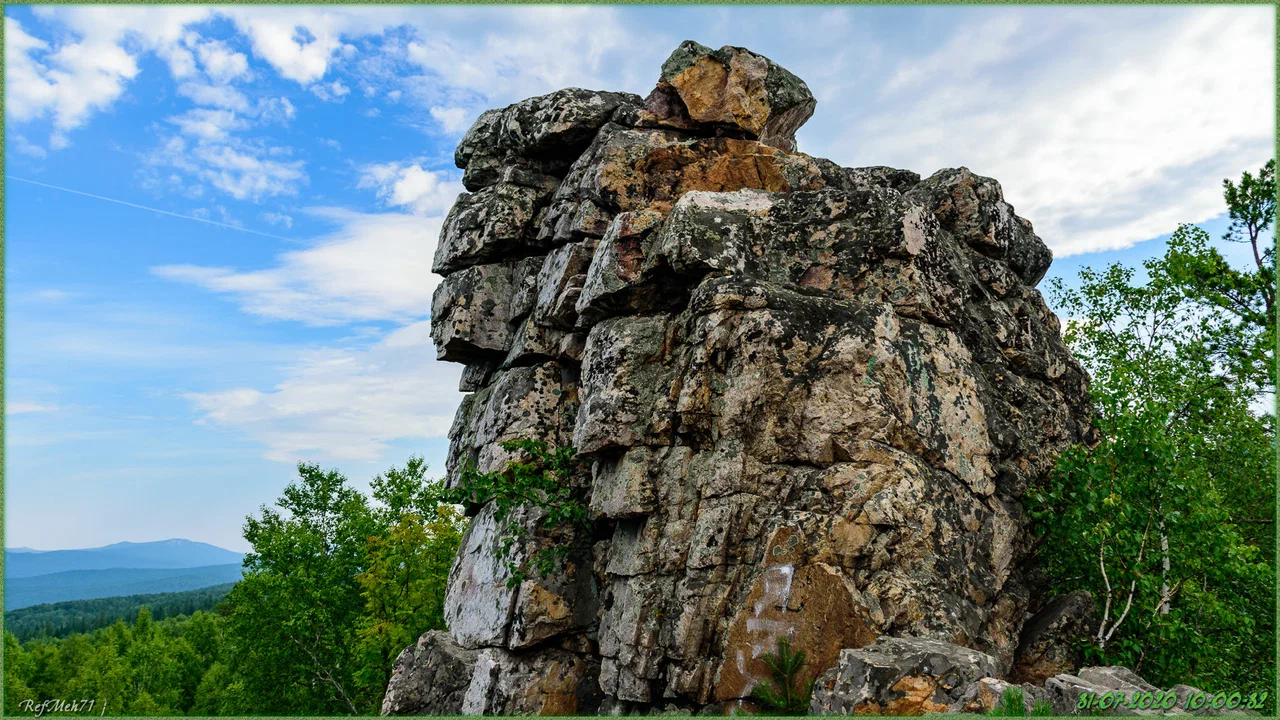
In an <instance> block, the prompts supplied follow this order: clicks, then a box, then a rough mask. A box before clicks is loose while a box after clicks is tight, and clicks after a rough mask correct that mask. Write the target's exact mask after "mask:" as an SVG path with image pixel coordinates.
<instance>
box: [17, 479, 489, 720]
mask: <svg viewBox="0 0 1280 720" xmlns="http://www.w3.org/2000/svg"><path fill="white" fill-rule="evenodd" d="M425 473H426V466H425V465H424V464H423V463H422V461H421V459H418V458H413V459H411V460H410V461H409V463H408V464H407V465H406V466H405V467H404V468H400V469H397V468H392V469H391V470H390V471H388V472H387V473H386V474H384V475H381V476H379V477H377V478H374V480H373V481H372V483H371V487H372V492H371V494H370V496H368V497H366V496H365V495H363V494H361V493H359V492H357V491H356V490H353V489H352V488H350V487H348V481H347V479H346V478H345V477H343V476H342V475H340V474H338V473H337V472H336V471H328V472H326V471H322V470H320V468H318V467H316V466H315V465H307V464H302V465H299V467H298V479H297V480H296V481H295V482H294V483H293V484H291V485H290V486H289V487H287V488H286V489H285V491H284V493H283V495H282V497H281V498H280V499H279V501H278V502H277V504H276V507H274V508H263V509H262V512H261V513H260V515H258V516H255V517H250V518H249V519H248V520H247V522H246V524H245V528H244V532H245V538H246V539H247V540H248V541H249V543H250V544H251V545H252V546H253V552H252V553H251V554H250V555H248V556H247V558H246V562H245V566H244V578H243V579H242V580H241V581H240V582H238V583H236V584H235V585H234V587H231V589H230V591H229V592H228V593H227V594H226V597H225V598H224V599H223V600H222V602H217V601H216V600H215V599H214V597H215V595H216V594H217V591H216V590H215V589H213V588H207V589H205V590H202V591H199V592H197V593H179V594H173V595H163V596H158V597H155V599H153V600H150V605H151V607H146V606H144V607H142V608H141V609H137V610H135V611H134V612H133V613H132V614H131V616H130V617H129V619H128V620H129V621H128V622H125V621H120V620H117V621H115V622H114V623H113V624H111V625H110V626H108V627H104V628H99V629H95V630H92V631H91V632H89V633H83V634H82V633H79V632H74V633H73V634H71V635H69V636H68V637H63V638H56V637H36V638H34V639H29V640H26V641H25V642H20V641H19V638H18V636H17V635H15V633H14V630H15V629H19V630H20V631H22V632H23V634H24V636H26V633H27V632H29V631H31V632H37V633H39V632H40V631H41V630H40V628H43V627H44V623H46V622H47V623H49V625H50V626H53V623H54V619H56V618H61V620H60V621H59V622H61V623H62V624H61V625H60V626H59V627H66V626H67V624H68V623H70V624H71V625H74V624H75V623H77V622H79V620H77V619H75V618H77V617H78V618H89V617H92V618H94V619H97V618H101V617H103V616H105V615H110V614H112V613H116V612H118V611H119V610H120V608H123V607H125V606H127V605H128V604H129V603H130V602H131V601H133V600H134V599H131V598H110V599H107V600H96V601H85V602H83V603H63V604H61V605H56V606H45V607H43V608H31V609H29V610H27V611H25V612H23V613H22V614H21V615H18V618H19V622H18V623H15V626H14V627H11V628H6V632H5V636H4V642H5V654H4V682H5V699H4V709H5V713H6V714H30V713H31V710H32V708H31V707H25V708H24V706H23V704H22V703H23V701H24V700H33V701H36V702H39V701H42V700H47V699H51V698H54V699H56V698H75V699H85V700H89V699H92V700H94V701H95V706H94V707H95V709H94V712H95V713H98V712H102V711H103V709H105V714H107V715H180V714H197V715H247V714H289V715H292V714H307V715H311V714H315V715H334V714H376V713H377V711H378V708H379V705H380V703H381V699H382V693H383V690H384V689H385V688H386V684H387V679H388V678H389V676H390V672H391V665H392V663H393V662H394V660H395V657H396V656H397V655H398V654H399V652H400V651H401V650H402V649H403V648H404V647H405V646H407V645H409V644H410V643H412V642H413V641H414V640H415V639H416V638H417V637H418V635H420V634H421V633H423V632H425V631H427V630H431V629H439V628H443V626H444V620H443V613H442V605H443V601H444V587H445V580H446V578H447V576H448V573H449V567H450V565H451V564H452V562H453V557H454V554H455V552H456V550H457V546H458V541H459V538H460V537H461V531H462V529H463V527H464V521H463V519H462V517H461V515H460V514H459V512H458V509H457V508H456V507H455V506H453V505H449V504H447V503H441V502H440V501H439V500H438V497H439V489H440V488H439V485H438V483H435V482H430V481H428V480H426V478H425ZM224 587H225V586H224ZM210 602H214V603H217V604H216V611H215V612H208V611H207V610H204V609H196V608H195V606H196V605H197V604H199V605H200V607H201V608H203V607H205V606H206V605H207V604H208V603H210ZM153 608H154V610H153ZM192 609H194V612H193V613H191V614H189V615H188V614H185V613H186V612H187V611H188V610H192ZM161 613H163V614H164V615H172V614H173V613H184V614H181V615H179V616H177V617H167V618H166V619H163V620H161V619H159V615H160V614H161ZM15 615H17V614H16V613H15ZM50 616H52V617H50ZM11 617H12V616H11ZM86 622H92V621H86ZM33 626H37V627H36V629H34V630H31V628H32V627H33ZM71 629H72V630H75V628H74V627H72V628H71ZM50 634H55V633H50Z"/></svg>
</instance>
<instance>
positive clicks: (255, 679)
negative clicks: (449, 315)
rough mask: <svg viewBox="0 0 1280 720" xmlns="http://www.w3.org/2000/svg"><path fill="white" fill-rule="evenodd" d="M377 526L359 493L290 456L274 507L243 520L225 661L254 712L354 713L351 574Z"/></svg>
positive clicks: (356, 600)
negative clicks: (248, 548) (293, 475)
mask: <svg viewBox="0 0 1280 720" xmlns="http://www.w3.org/2000/svg"><path fill="white" fill-rule="evenodd" d="M376 534H377V523H376V518H375V517H374V513H373V512H372V511H371V509H370V508H369V505H368V502H367V500H366V498H365V497H364V496H363V495H361V494H360V493H359V492H357V491H356V490H354V489H352V488H351V487H349V486H348V485H347V479H346V478H345V477H343V476H342V475H341V474H340V473H338V472H337V471H336V470H329V471H325V470H321V469H320V467H319V466H317V465H314V464H307V463H300V464H299V465H298V478H297V480H296V481H294V482H292V483H290V484H289V486H288V487H286V488H285V490H284V493H283V494H282V496H281V498H280V499H279V500H278V501H277V503H276V507H275V508H269V507H263V508H262V513H261V517H250V518H248V520H247V521H246V522H245V526H244V537H245V540H247V541H248V542H249V543H250V545H252V547H253V551H252V552H251V553H249V554H248V555H246V556H245V560H244V567H245V572H244V578H243V579H242V580H241V581H240V582H239V583H237V584H236V586H235V587H234V588H233V589H232V590H231V593H230V594H229V595H228V602H229V604H230V606H231V614H230V616H229V617H228V618H227V619H228V630H229V634H230V642H229V644H230V647H231V652H232V657H233V662H232V665H233V666H234V667H237V668H238V669H239V672H240V676H241V681H242V683H243V687H244V691H245V693H246V695H247V697H248V700H249V702H250V704H251V705H252V706H253V707H254V708H256V709H257V711H258V712H264V713H300V714H319V713H325V714H347V713H352V714H359V713H360V712H362V707H363V705H362V703H361V702H360V697H359V696H358V694H357V690H356V683H355V681H354V673H355V670H356V656H355V642H354V641H355V637H354V636H355V628H356V625H357V623H358V621H359V618H360V615H361V612H362V610H363V605H362V603H361V601H360V591H359V588H358V586H357V584H356V580H355V577H356V575H358V574H359V573H360V572H361V570H363V568H364V555H365V548H366V545H367V543H368V539H369V538H370V537H372V536H374V535H376Z"/></svg>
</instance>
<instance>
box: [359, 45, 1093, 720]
mask: <svg viewBox="0 0 1280 720" xmlns="http://www.w3.org/2000/svg"><path fill="white" fill-rule="evenodd" d="M814 107H815V100H814V98H813V95H812V94H811V92H810V91H809V88H808V87H807V86H806V85H805V83H804V82H803V81H801V80H800V79H799V78H797V77H796V76H794V75H792V74H791V73H790V72H788V71H786V70H785V69H783V68H781V67H779V66H778V65H777V64H775V63H774V62H772V61H770V60H769V59H767V58H765V57H762V56H760V55H758V54H756V53H753V52H751V51H749V50H746V49H744V48H736V47H724V48H721V49H719V50H711V49H710V48H706V47H703V46H701V45H698V44H697V43H693V42H685V43H683V44H682V45H681V46H680V47H679V48H677V49H676V51H675V52H674V53H673V54H672V55H671V57H670V59H668V60H667V62H666V63H664V64H663V66H662V70H661V75H660V77H659V79H658V83H657V86H656V87H655V88H654V90H653V92H652V93H650V95H649V96H648V97H647V98H640V97H638V96H634V95H629V94H626V93H613V92H594V91H588V90H581V89H569V90H561V91H559V92H555V93H551V94H550V95H544V96H541V97H535V98H531V99H528V100H525V101H522V102H519V103H516V104H515V105H512V106H510V107H507V108H504V109H500V110H490V111H488V112H485V113H484V114H483V115H481V116H480V118H479V119H478V120H477V121H476V123H475V125H474V126H473V127H472V128H471V130H470V131H469V132H467V134H466V136H465V137H464V138H463V139H462V141H461V143H460V144H459V146H458V149H457V152H456V154H455V160H456V163H457V165H458V167H459V168H462V169H463V171H464V178H463V182H464V184H465V186H466V188H467V189H468V190H469V191H470V192H469V193H468V194H464V195H462V196H461V197H460V198H459V199H458V201H457V203H456V204H455V205H454V207H453V209H452V211H451V212H450V213H449V216H448V218H447V220H446V222H445V225H444V229H443V232H442V235H441V238H440V241H439V244H438V249H437V253H436V257H435V265H434V269H435V271H436V272H437V273H439V274H441V275H443V276H444V280H443V282H442V283H441V284H440V286H439V288H438V290H437V292H436V294H435V297H434V301H433V304H432V313H431V322H432V336H433V338H434V340H435V343H436V347H437V349H438V355H439V357H440V359H442V360H448V361H454V362H459V363H465V364H466V370H465V372H464V374H463V379H462V390H464V391H467V392H468V393H470V394H468V395H466V396H465V398H464V400H463V401H462V404H461V406H460V407H459V409H458V412H457V416H456V419H455V421H454V424H453V427H452V429H451V431H450V433H449V437H450V450H449V460H448V465H447V472H448V482H449V483H451V484H454V485H456V484H457V483H459V482H460V480H461V478H462V476H463V469H464V468H466V467H474V468H475V469H476V470H478V471H480V472H489V471H495V470H501V469H503V468H504V467H505V466H506V464H507V463H508V462H509V461H511V460H516V459H520V458H521V451H518V450H509V449H506V448H504V447H503V446H502V445H501V443H503V442H504V441H507V440H513V439H518V438H534V439H539V440H542V441H545V442H546V443H548V444H550V445H553V446H557V447H564V446H571V447H573V448H574V449H575V450H576V452H577V454H578V457H580V458H582V459H583V460H584V462H585V463H586V464H587V467H589V468H590V472H589V473H585V474H584V475H583V477H582V478H581V479H580V480H578V481H577V491H578V492H580V493H581V496H582V497H583V498H584V502H586V503H587V506H588V507H589V511H590V520H591V529H590V531H584V530H582V529H559V530H556V531H554V532H551V531H547V530H545V529H543V528H542V527H541V523H540V519H541V518H540V516H539V515H538V513H537V512H535V511H528V512H525V513H524V514H523V515H522V516H521V517H520V521H521V522H523V523H525V526H526V527H528V528H529V529H530V531H531V538H532V539H531V540H529V541H528V542H524V543H522V544H519V545H517V546H516V547H515V548H514V549H513V550H512V553H513V554H512V555H511V558H514V560H515V562H517V563H524V565H523V567H525V568H527V572H526V573H525V574H524V576H523V580H522V581H520V582H518V583H517V582H508V580H509V579H511V574H510V573H511V568H510V567H508V565H507V563H506V562H505V561H503V560H500V559H499V558H498V546H499V544H500V542H501V535H502V529H501V524H500V523H499V522H497V521H496V520H495V518H494V510H493V508H492V507H490V506H489V505H486V506H481V507H473V508H469V511H470V512H472V513H473V514H474V518H473V520H472V522H471V526H470V529H469V530H468V531H467V534H466V537H465V538H464V541H463V547H462V549H461V550H460V552H459V555H458V558H457V561H456V564H455V566H454V568H453V572H452V574H451V576H450V581H449V588H448V595H447V601H446V608H445V612H446V620H447V623H448V626H449V631H448V632H447V633H429V634H428V635H426V636H424V637H423V639H422V640H421V641H420V642H419V643H418V644H417V645H415V646H413V647H410V648H408V649H406V650H405V653H404V654H403V655H402V656H401V658H400V660H399V662H398V663H397V666H396V670H395V676H394V678H393V679H392V682H391V687H390V688H389V689H388V692H387V695H386V701H385V703H384V706H383V711H384V712H385V713H458V712H464V713H555V714H561V713H587V712H591V713H594V712H631V711H647V710H650V709H656V710H662V709H668V710H683V711H698V712H726V711H729V710H732V709H733V708H735V707H737V706H739V705H742V704H744V703H749V702H750V695H751V691H752V688H753V687H754V686H755V685H756V684H757V683H759V682H761V681H762V680H763V679H765V678H766V677H767V675H768V673H767V669H766V667H765V665H764V662H763V660H762V655H763V654H764V653H766V652H769V651H771V650H773V649H774V647H775V643H776V641H777V639H778V638H779V637H789V638H790V639H791V643H792V646H793V647H795V648H797V649H803V650H804V651H805V652H806V654H807V656H808V658H809V662H808V665H807V669H806V672H807V674H808V675H807V677H808V678H809V679H815V678H818V677H819V676H822V675H823V673H826V672H827V671H828V670H829V669H832V668H835V667H836V666H837V665H838V664H839V663H840V662H841V661H842V658H843V657H845V655H844V654H842V653H846V654H847V652H848V649H850V648H862V647H865V646H871V645H874V644H875V643H877V642H878V641H880V640H881V639H884V638H904V637H912V638H922V639H928V640H933V641H940V642H948V643H952V644H955V645H957V646H961V647H962V648H967V652H980V653H983V654H984V655H985V656H987V657H989V659H990V665H989V666H986V665H984V666H983V668H982V676H991V677H1006V676H1008V675H1009V674H1010V673H1011V672H1013V671H1014V669H1015V668H1024V669H1025V670H1024V671H1025V672H1028V673H1036V672H1039V673H1043V672H1048V671H1050V670H1054V668H1057V667H1058V666H1057V665H1055V664H1054V663H1058V662H1060V661H1061V660H1062V658H1064V657H1067V656H1068V655H1069V653H1067V654H1066V655H1064V654H1063V653H1060V652H1057V651H1053V650H1052V649H1051V648H1048V647H1047V646H1046V645H1045V643H1043V642H1038V641H1033V642H1030V643H1028V644H1027V648H1028V652H1035V653H1039V654H1038V655H1037V656H1036V657H1034V658H1032V657H1030V655H1026V654H1025V653H1024V656H1020V655H1019V647H1020V645H1021V644H1022V643H1021V641H1022V636H1021V631H1022V628H1023V625H1024V622H1025V621H1026V620H1027V618H1028V617H1029V616H1030V612H1031V611H1035V610H1037V609H1038V608H1036V607H1034V606H1033V604H1032V602H1031V598H1030V592H1029V590H1028V588H1027V585H1026V582H1025V579H1024V577H1023V570H1022V561H1023V559H1024V557H1025V555H1026V553H1027V551H1028V547H1029V538H1028V533H1027V519H1026V518H1025V517H1024V515H1023V511H1022V509H1021V504H1020V501H1019V497H1020V496H1021V495H1022V493H1023V492H1024V491H1025V490H1026V488H1027V487H1028V486H1029V485H1032V484H1035V483H1039V482H1043V481H1044V479H1045V477H1046V475H1047V473H1048V472H1049V470H1050V468H1051V467H1052V465H1053V464H1054V462H1055V460H1056V458H1057V456H1058V455H1059V454H1060V453H1061V452H1062V451H1063V450H1064V449H1066V448H1067V447H1069V446H1071V445H1072V444H1075V443H1079V442H1090V441H1091V432H1092V430H1091V429H1090V427H1091V425H1090V420H1091V414H1090V413H1091V411H1090V409H1089V404H1088V399H1087V398H1088V395H1087V382H1088V380H1087V377H1086V375H1085V373H1084V372H1083V371H1082V370H1081V368H1080V366H1079V365H1078V364H1077V363H1076V361H1075V360H1073V359H1072V357H1071V355H1070V353H1069V352H1068V350H1067V349H1066V347H1065V346H1064V344H1063V341H1062V339H1061V335H1060V330H1059V324H1058V320H1057V318H1056V317H1055V316H1054V315H1053V313H1052V312H1051V311H1050V310H1049V309H1048V307H1047V306H1046V305H1045V302H1044V300H1043V298H1042V297H1041V295H1040V293H1039V292H1038V291H1037V290H1036V289H1035V285H1036V283H1037V282H1039V280H1040V279H1041V278H1042V277H1043V276H1044V274H1045V271H1046V270H1047V268H1048V267H1049V263H1050V261H1051V254H1050V252H1049V250H1048V248H1047V247H1046V246H1045V244H1044V243H1043V242H1042V241H1041V240H1040V238H1038V237H1037V236H1036V234H1035V233H1034V232H1033V230H1032V226H1031V223H1030V222H1028V221H1027V220H1025V219H1023V218H1021V217H1019V216H1018V215H1016V214H1015V213H1014V210H1013V207H1011V206H1010V205H1009V204H1008V203H1007V202H1005V201H1004V199H1003V195H1002V192H1001V188H1000V185H999V183H997V182H996V181H995V180H992V179H989V178H985V177H981V176H979V175H975V174H974V173H972V172H970V171H969V170H967V169H965V168H959V169H949V170H941V171H938V172H936V173H934V174H933V175H932V176H930V177H928V178H924V179H922V178H921V177H920V176H918V175H917V174H915V173H913V172H910V171H906V170H895V169H891V168H886V167H863V168H846V167H840V166H839V165H837V164H835V163H833V162H831V161H828V160H823V159H820V158H815V157H810V156H808V155H805V154H803V153H800V152H798V151H797V149H796V139H795V133H796V131H797V129H798V128H800V126H801V125H802V124H803V123H804V122H805V120H807V119H808V118H809V117H810V116H811V115H812V113H813V111H814ZM490 505H492V504H490ZM548 546H561V547H565V548H567V549H568V550H569V552H568V556H567V558H566V560H565V561H564V562H561V563H559V564H558V565H557V566H556V568H555V570H554V571H553V572H550V573H548V574H545V575H544V574H541V573H539V572H537V571H536V569H535V568H534V564H533V557H534V552H535V551H537V550H538V549H539V548H545V547H548ZM508 559H510V558H508ZM1046 627H1047V625H1046ZM1055 627H1056V626H1055ZM1074 669H1075V668H1068V670H1074ZM1054 672H1055V673H1056V672H1058V671H1057V670H1054ZM966 679H968V678H967V676H966ZM978 679H980V677H975V678H972V680H975V681H976V680H978ZM956 687H957V688H959V686H956ZM957 701H958V700H957ZM815 702H816V701H815Z"/></svg>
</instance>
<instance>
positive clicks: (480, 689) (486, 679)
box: [461, 650, 497, 715]
mask: <svg viewBox="0 0 1280 720" xmlns="http://www.w3.org/2000/svg"><path fill="white" fill-rule="evenodd" d="M496 666H497V663H496V662H494V660H493V651H492V650H485V651H483V652H481V653H480V657H479V658H477V659H476V668H475V671H474V672H473V673H471V684H470V685H468V686H467V694H466V695H465V696H464V697H463V699H462V710H461V713H462V714H463V715H483V714H484V712H485V710H486V709H487V708H486V705H487V704H488V703H487V702H486V701H487V699H488V696H489V686H490V685H492V684H493V669H494V667H496Z"/></svg>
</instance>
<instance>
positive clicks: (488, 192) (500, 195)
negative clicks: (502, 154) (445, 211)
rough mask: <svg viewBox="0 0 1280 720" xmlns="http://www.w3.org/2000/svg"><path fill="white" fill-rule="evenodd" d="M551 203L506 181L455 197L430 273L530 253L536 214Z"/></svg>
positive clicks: (544, 194)
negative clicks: (455, 200)
mask: <svg viewBox="0 0 1280 720" xmlns="http://www.w3.org/2000/svg"><path fill="white" fill-rule="evenodd" d="M550 199H551V193H550V192H547V191H545V190H539V189H535V188H527V187H522V186H520V185H512V184H509V183H499V184H497V185H491V186H489V187H486V188H484V189H482V190H480V191H478V192H476V193H473V194H463V195H461V196H459V197H458V200H457V202H455V203H454V204H453V207H452V208H450V210H449V215H448V217H446V218H445V221H444V226H443V227H442V228H441V231H440V243H439V245H437V246H436V256H435V261H434V263H433V264H432V266H431V271H432V272H434V273H438V274H440V275H448V274H450V273H452V272H455V271H457V270H460V269H462V268H464V267H470V266H472V265H478V264H480V263H485V262H491V261H493V260H497V259H506V258H510V257H518V256H520V255H525V254H529V253H531V252H533V251H534V250H533V249H531V248H534V246H535V241H536V239H537V226H536V220H537V218H538V211H539V210H540V209H541V208H542V206H543V205H544V204H546V202H547V201H548V200H550Z"/></svg>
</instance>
